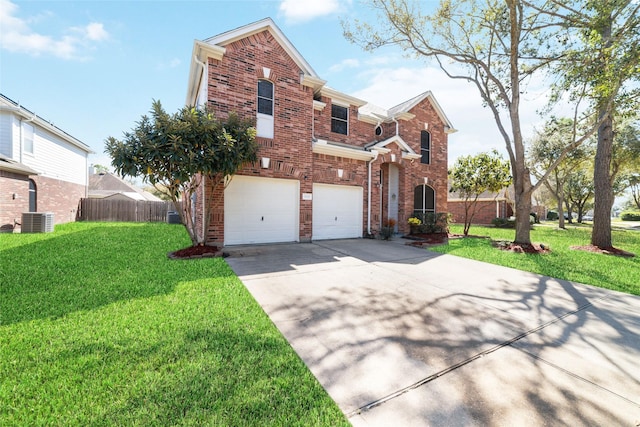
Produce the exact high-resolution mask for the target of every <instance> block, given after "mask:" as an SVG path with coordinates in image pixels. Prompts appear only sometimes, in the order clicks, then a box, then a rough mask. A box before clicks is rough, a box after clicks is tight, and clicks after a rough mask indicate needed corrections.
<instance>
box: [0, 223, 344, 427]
mask: <svg viewBox="0 0 640 427" xmlns="http://www.w3.org/2000/svg"><path fill="white" fill-rule="evenodd" d="M189 243H190V242H189V239H188V237H187V235H186V232H185V231H184V228H182V227H180V226H176V225H169V224H128V223H108V224H107V223H70V224H65V225H59V226H56V230H55V232H54V233H46V234H23V235H21V234H0V425H2V426H14V425H15V426H23V425H29V426H38V425H47V426H50V425H65V426H66V425H127V426H128V425H133V426H135V425H145V426H146V425H216V426H218V425H220V426H223V425H229V426H248V425H259V426H268V425H274V426H281V425H300V426H303V425H304V426H307V425H323V426H325V425H331V426H334V425H349V424H348V422H347V421H346V419H345V418H344V416H343V414H342V413H341V412H340V410H339V408H338V407H337V406H336V405H335V403H334V402H333V401H332V400H331V399H330V397H329V396H328V395H327V394H326V392H325V391H324V390H323V388H322V387H321V386H320V385H319V383H318V382H317V381H316V380H315V378H314V377H313V375H312V374H311V373H310V372H309V370H308V369H307V368H306V366H305V365H304V363H303V362H302V361H301V360H300V359H299V358H298V356H297V355H296V354H295V352H294V351H293V350H292V348H291V347H290V346H289V344H288V343H287V341H286V340H285V339H284V338H283V337H282V335H281V334H280V333H279V332H278V330H277V329H276V328H275V326H274V325H273V324H272V323H271V321H270V320H269V318H268V317H267V316H266V315H265V314H264V312H263V311H262V309H261V308H260V307H259V306H258V305H257V303H256V302H255V301H254V300H253V298H252V297H251V295H250V294H249V293H248V292H247V291H246V289H245V288H244V286H243V285H242V283H241V282H240V281H239V279H238V278H237V277H236V276H235V275H234V273H233V272H232V271H231V269H230V268H229V267H228V266H227V264H226V262H225V261H224V260H223V259H220V258H217V259H211V258H209V259H200V260H189V261H181V260H169V259H167V256H166V254H167V253H168V252H170V251H172V250H176V249H180V248H182V247H185V246H188V245H189Z"/></svg>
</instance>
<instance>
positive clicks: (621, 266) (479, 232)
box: [431, 225, 640, 295]
mask: <svg viewBox="0 0 640 427" xmlns="http://www.w3.org/2000/svg"><path fill="white" fill-rule="evenodd" d="M451 232H452V233H460V234H461V233H462V226H461V225H453V226H452V227H451ZM469 234H470V235H475V236H490V237H491V238H492V239H494V240H507V241H513V239H514V237H515V231H514V230H513V229H502V228H494V227H482V226H476V225H474V226H472V227H471V229H470V230H469ZM590 236H591V228H590V227H587V226H571V225H569V226H567V229H566V230H559V229H557V227H549V226H540V225H536V226H535V228H534V230H532V231H531V241H532V242H534V243H544V244H545V245H547V246H549V247H550V248H551V252H550V253H546V254H542V255H534V254H517V253H511V252H507V251H502V250H499V249H496V248H494V247H492V246H491V243H490V241H489V239H475V238H465V239H450V240H449V244H447V245H442V246H436V247H432V248H431V250H433V251H436V252H441V253H448V254H451V255H457V256H461V257H464V258H471V259H475V260H479V261H485V262H489V263H492V264H497V265H503V266H505V267H512V268H516V269H518V270H524V271H530V272H533V273H538V274H542V275H545V276H550V277H555V278H558V279H565V280H570V281H574V282H580V283H585V284H589V285H594V286H598V287H601V288H606V289H612V290H616V291H620V292H626V293H629V294H634V295H640V232H639V231H633V230H614V231H613V244H614V246H615V247H616V248H619V249H623V250H625V251H627V252H631V253H634V254H636V257H633V258H627V257H619V256H611V255H603V254H596V253H590V252H585V251H576V250H572V249H570V247H571V246H583V245H588V244H589V241H590Z"/></svg>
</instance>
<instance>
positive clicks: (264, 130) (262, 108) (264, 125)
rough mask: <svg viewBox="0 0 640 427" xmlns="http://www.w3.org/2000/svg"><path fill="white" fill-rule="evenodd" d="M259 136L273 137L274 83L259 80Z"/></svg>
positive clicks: (257, 126)
mask: <svg viewBox="0 0 640 427" xmlns="http://www.w3.org/2000/svg"><path fill="white" fill-rule="evenodd" d="M256 131H257V136H261V137H263V138H273V83H271V82H270V81H269V80H258V117H257V120H256Z"/></svg>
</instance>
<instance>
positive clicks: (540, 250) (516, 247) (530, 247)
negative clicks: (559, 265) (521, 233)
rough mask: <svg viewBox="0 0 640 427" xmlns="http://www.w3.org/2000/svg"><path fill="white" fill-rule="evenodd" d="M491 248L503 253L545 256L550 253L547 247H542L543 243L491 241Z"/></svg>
mask: <svg viewBox="0 0 640 427" xmlns="http://www.w3.org/2000/svg"><path fill="white" fill-rule="evenodd" d="M491 246H493V247H494V248H498V249H500V250H503V251H510V252H515V253H519V254H547V253H549V252H551V249H549V246H546V245H544V244H543V243H530V244H527V243H515V242H508V241H505V240H492V241H491Z"/></svg>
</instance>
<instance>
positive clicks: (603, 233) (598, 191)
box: [591, 15, 613, 248]
mask: <svg viewBox="0 0 640 427" xmlns="http://www.w3.org/2000/svg"><path fill="white" fill-rule="evenodd" d="M612 22H613V18H612V17H611V15H609V16H608V20H607V21H606V23H605V24H604V25H603V26H602V27H601V28H599V29H598V32H599V33H600V35H601V36H602V38H603V39H604V40H605V46H604V47H605V48H610V47H611V27H612ZM609 62H610V54H608V53H605V54H604V57H603V58H601V63H602V66H603V68H604V69H605V70H606V69H608V66H609V65H610V64H609ZM606 104H607V103H606V102H604V101H603V100H600V103H599V105H598V119H599V120H601V122H600V126H599V127H598V145H597V147H596V158H595V162H594V165H593V169H594V170H593V184H594V202H593V203H594V207H593V229H592V230H591V244H592V245H594V246H598V247H600V248H610V247H611V246H613V245H612V242H611V208H612V207H613V186H612V185H611V154H612V151H613V116H612V112H611V110H609V109H608V107H607V105H606Z"/></svg>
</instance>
